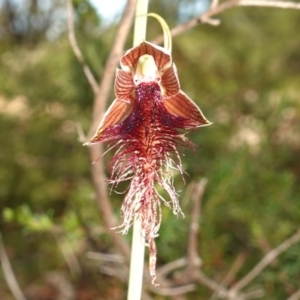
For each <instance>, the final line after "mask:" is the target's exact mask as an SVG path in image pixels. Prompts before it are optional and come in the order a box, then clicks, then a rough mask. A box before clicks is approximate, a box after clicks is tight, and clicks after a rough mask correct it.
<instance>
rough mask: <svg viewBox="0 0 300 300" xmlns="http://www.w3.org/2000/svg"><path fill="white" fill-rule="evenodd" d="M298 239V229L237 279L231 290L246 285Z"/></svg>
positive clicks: (299, 237)
mask: <svg viewBox="0 0 300 300" xmlns="http://www.w3.org/2000/svg"><path fill="white" fill-rule="evenodd" d="M299 240H300V230H298V231H297V232H296V233H295V234H294V235H292V236H291V237H290V238H288V239H286V240H285V241H284V242H283V243H281V244H280V245H279V246H277V247H276V248H274V249H273V250H271V251H270V252H269V253H268V254H267V255H266V256H265V257H264V258H263V259H262V260H261V261H260V262H259V263H258V264H257V265H256V266H255V267H254V268H253V269H252V270H251V271H250V272H249V273H248V274H247V275H246V276H245V277H243V278H242V279H241V280H239V281H238V282H237V283H236V284H235V285H234V286H233V287H232V288H231V291H235V292H237V291H240V290H241V289H243V288H244V287H245V286H247V285H248V284H249V283H250V282H251V281H252V280H253V279H254V278H256V277H257V276H258V275H259V274H260V273H261V272H262V271H263V270H264V269H265V268H266V267H267V266H268V265H269V264H270V263H271V262H272V261H273V260H274V259H275V258H276V257H278V256H279V255H280V254H281V253H283V252H284V251H286V250H287V249H288V248H290V247H291V246H292V245H294V244H295V243H297V242H298V241H299Z"/></svg>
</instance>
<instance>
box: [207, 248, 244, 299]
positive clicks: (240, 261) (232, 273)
mask: <svg viewBox="0 0 300 300" xmlns="http://www.w3.org/2000/svg"><path fill="white" fill-rule="evenodd" d="M245 258H246V254H244V253H241V254H239V255H238V256H237V258H236V259H235V261H234V263H233V264H232V266H231V268H230V269H229V271H228V273H227V274H226V276H225V277H224V279H223V280H222V282H221V285H223V286H224V287H226V286H228V285H229V284H230V283H231V282H232V280H233V279H234V278H235V275H236V274H237V272H238V271H239V270H240V269H241V267H242V266H243V264H244V261H245ZM217 297H218V293H216V292H214V293H213V294H212V296H211V297H210V300H214V299H217Z"/></svg>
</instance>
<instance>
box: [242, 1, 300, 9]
mask: <svg viewBox="0 0 300 300" xmlns="http://www.w3.org/2000/svg"><path fill="white" fill-rule="evenodd" d="M239 6H263V7H274V8H289V9H300V3H296V2H289V1H271V0H241V1H240V3H239Z"/></svg>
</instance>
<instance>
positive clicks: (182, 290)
mask: <svg viewBox="0 0 300 300" xmlns="http://www.w3.org/2000/svg"><path fill="white" fill-rule="evenodd" d="M195 288H196V287H195V285H194V284H187V285H182V286H177V287H172V288H162V287H156V288H154V289H153V291H154V292H155V293H156V294H159V295H162V296H174V295H180V294H186V293H189V292H192V291H194V290H195Z"/></svg>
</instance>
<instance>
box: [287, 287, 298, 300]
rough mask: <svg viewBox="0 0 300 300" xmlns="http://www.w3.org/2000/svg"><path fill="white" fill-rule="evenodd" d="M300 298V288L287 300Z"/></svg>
mask: <svg viewBox="0 0 300 300" xmlns="http://www.w3.org/2000/svg"><path fill="white" fill-rule="evenodd" d="M299 299H300V289H299V290H298V291H296V292H295V293H294V294H293V295H291V296H290V297H289V298H288V299H287V300H299Z"/></svg>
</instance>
